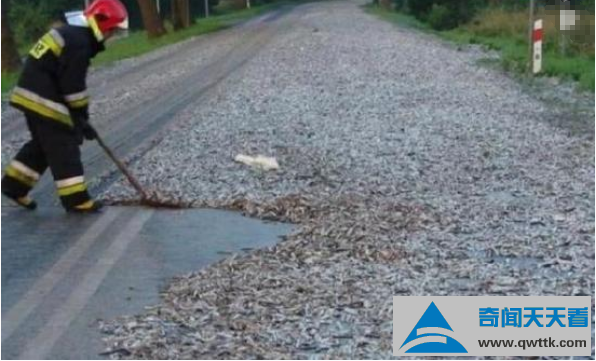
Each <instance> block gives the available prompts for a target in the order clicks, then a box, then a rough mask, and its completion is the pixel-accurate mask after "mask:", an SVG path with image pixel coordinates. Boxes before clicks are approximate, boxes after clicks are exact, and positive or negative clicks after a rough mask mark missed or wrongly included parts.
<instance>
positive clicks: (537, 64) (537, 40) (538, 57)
mask: <svg viewBox="0 0 596 361" xmlns="http://www.w3.org/2000/svg"><path fill="white" fill-rule="evenodd" d="M543 35H544V31H543V30H542V19H538V20H536V21H534V32H533V34H532V42H533V43H534V47H533V49H534V51H533V52H532V72H533V73H534V74H536V73H539V72H540V70H542V37H543Z"/></svg>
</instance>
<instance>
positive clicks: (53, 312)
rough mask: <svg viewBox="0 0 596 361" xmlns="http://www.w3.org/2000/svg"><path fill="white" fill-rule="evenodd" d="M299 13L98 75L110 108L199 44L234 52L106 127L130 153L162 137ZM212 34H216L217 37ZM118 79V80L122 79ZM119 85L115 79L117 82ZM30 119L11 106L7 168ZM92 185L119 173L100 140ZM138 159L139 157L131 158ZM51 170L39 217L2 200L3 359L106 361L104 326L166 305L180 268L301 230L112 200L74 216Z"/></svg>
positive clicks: (274, 16) (111, 117) (220, 54)
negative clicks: (128, 89)
mask: <svg viewBox="0 0 596 361" xmlns="http://www.w3.org/2000/svg"><path fill="white" fill-rule="evenodd" d="M289 10H290V9H288V8H284V9H281V10H277V11H274V12H272V13H269V14H265V15H263V16H261V17H259V18H257V19H253V20H251V21H248V22H246V23H243V24H241V25H239V26H237V27H235V28H232V29H229V30H226V31H223V32H221V33H217V34H213V35H209V36H206V37H201V38H198V39H195V40H191V41H189V42H187V43H185V46H184V47H183V48H182V49H181V50H180V51H178V52H177V53H176V54H177V56H168V53H167V51H163V50H162V53H159V51H158V53H159V54H157V55H152V54H149V55H148V56H147V57H146V59H141V60H139V61H138V62H137V64H134V65H132V66H128V65H124V66H122V67H121V68H124V69H126V68H127V66H128V71H122V70H120V71H112V70H110V71H106V72H104V73H105V74H103V73H102V72H101V71H100V72H99V74H98V75H96V76H95V77H94V78H92V81H91V83H92V84H94V85H97V88H96V90H95V91H96V92H97V93H96V95H97V96H96V99H97V101H98V102H99V103H100V104H101V103H102V102H106V99H109V98H110V97H112V98H113V97H114V96H115V94H114V92H115V91H118V89H119V88H124V87H125V86H126V85H127V84H134V82H139V81H140V79H144V78H147V77H150V76H152V75H154V74H156V73H159V72H160V71H163V68H165V67H171V66H172V64H176V61H178V62H184V61H185V60H184V59H186V58H192V57H193V56H194V55H193V52H196V51H197V48H200V47H206V46H208V44H209V42H210V41H211V40H212V41H215V40H217V41H218V42H222V38H223V41H224V43H225V44H228V45H229V46H228V47H221V49H216V50H215V51H212V52H211V53H209V56H208V58H207V59H205V60H204V61H202V62H201V63H200V64H199V65H194V64H186V65H185V64H181V65H180V67H181V68H183V65H185V66H186V68H184V71H181V72H180V74H178V75H177V76H175V77H173V79H171V80H169V83H168V84H167V86H163V87H160V86H156V87H155V89H156V90H155V91H157V92H159V97H155V96H154V94H155V93H152V92H151V89H148V88H147V89H146V90H147V91H146V93H147V94H143V93H140V94H139V96H138V99H136V100H135V101H134V102H124V103H120V104H117V105H115V106H113V107H112V108H110V109H108V110H107V111H104V112H103V113H101V112H100V113H99V114H97V116H96V117H95V118H94V124H96V126H97V127H98V128H99V129H100V130H101V131H102V133H103V134H105V138H106V141H107V143H108V144H110V145H111V146H112V147H113V148H114V149H115V151H116V152H117V153H118V154H119V155H120V156H123V157H126V156H127V155H128V154H132V153H133V152H138V151H139V150H142V149H150V148H151V147H153V146H156V145H157V144H158V143H159V137H160V132H161V131H163V130H164V129H166V128H167V127H168V126H170V125H171V124H170V123H171V122H170V120H171V119H172V118H174V115H175V114H176V113H177V112H180V111H182V110H183V109H184V108H185V107H186V106H188V105H189V104H194V105H196V104H197V103H198V102H200V101H201V97H202V96H203V95H204V94H205V93H206V92H208V91H210V90H211V89H212V88H213V87H214V86H215V85H216V84H217V83H218V82H220V81H221V80H222V79H224V78H226V77H227V76H228V75H230V74H231V73H232V72H235V71H237V70H239V69H240V68H241V67H242V66H243V64H244V63H245V62H246V61H247V60H249V59H250V58H251V57H253V56H255V55H256V54H257V53H258V51H259V49H260V48H261V47H262V46H264V45H265V44H266V43H267V42H268V41H269V40H270V39H271V38H272V37H273V36H274V35H275V31H276V28H277V27H278V26H281V25H280V24H281V23H280V21H281V20H280V19H282V18H283V14H284V13H285V12H287V11H289ZM210 39H211V40H210ZM110 82H112V83H110ZM106 84H107V85H106ZM18 117H19V116H18V114H16V113H13V112H11V111H7V112H3V120H2V128H3V129H2V138H3V141H4V144H3V153H4V155H5V156H4V157H3V163H5V162H7V160H8V159H7V157H6V155H7V154H10V153H11V151H13V150H14V149H16V147H18V146H19V145H20V143H21V142H22V140H23V139H24V138H26V137H27V135H26V130H25V129H24V127H22V126H20V125H19V123H15V122H18V121H19V119H18ZM83 161H84V164H85V166H86V177H87V179H88V180H89V182H90V184H91V190H92V191H98V190H100V189H102V188H104V187H107V186H109V185H110V184H111V182H113V181H114V179H115V178H116V175H117V174H116V173H115V169H114V167H113V166H112V165H111V164H110V162H109V161H108V159H107V158H106V157H105V156H104V155H103V154H102V152H101V150H100V149H99V148H98V147H97V146H96V145H95V144H86V145H85V146H84V148H83ZM130 161H134V159H131V160H130ZM53 188H54V187H53V182H52V179H51V178H50V177H49V176H48V174H46V175H45V176H44V177H43V179H42V181H41V182H40V184H38V186H37V187H36V189H35V191H34V192H33V196H34V197H35V198H36V199H37V201H38V203H40V205H41V207H40V209H38V210H37V211H35V212H27V211H23V210H21V209H18V208H15V207H12V206H11V205H10V202H9V201H7V200H6V199H5V198H3V199H2V224H3V226H4V227H2V358H3V359H7V358H9V359H14V358H19V359H47V358H51V359H78V358H81V359H88V358H92V359H93V358H105V357H106V356H105V355H103V356H102V355H100V354H99V353H100V352H101V351H102V350H103V348H102V344H101V339H100V337H101V335H100V334H99V333H98V331H97V322H98V320H101V319H110V318H114V317H117V316H119V315H123V314H129V313H134V312H139V311H141V310H142V308H143V307H145V306H149V305H152V304H155V303H157V302H158V294H159V289H160V288H161V287H163V285H164V284H165V283H166V282H167V281H168V280H169V279H171V278H172V277H173V276H175V275H180V274H183V273H185V272H190V271H196V270H198V269H200V268H202V267H205V266H207V265H209V264H212V263H213V262H216V261H217V260H219V259H221V258H223V257H225V256H227V255H230V254H232V253H236V252H245V251H249V250H250V249H253V248H257V247H265V246H270V245H273V244H275V243H276V242H277V241H278V240H279V237H280V236H281V235H283V234H286V233H288V232H289V231H290V226H289V225H283V224H272V223H263V222H261V221H256V220H251V219H248V218H245V217H243V216H241V215H239V214H235V213H230V212H224V211H215V210H199V209H193V210H184V211H165V210H159V211H158V210H150V209H142V208H134V207H109V208H108V209H107V210H106V211H104V212H103V213H102V214H100V215H91V216H77V215H69V214H65V213H64V212H63V211H62V209H61V208H60V207H58V206H57V204H56V203H57V201H56V195H55V192H54V189H53Z"/></svg>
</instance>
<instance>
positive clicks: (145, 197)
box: [95, 135, 190, 208]
mask: <svg viewBox="0 0 596 361" xmlns="http://www.w3.org/2000/svg"><path fill="white" fill-rule="evenodd" d="M95 140H97V143H98V144H99V146H100V147H101V149H103V151H104V152H105V153H106V155H107V156H108V158H110V159H111V160H112V161H113V162H114V164H116V167H118V169H119V170H120V172H122V174H124V176H125V177H126V179H128V181H129V182H130V184H131V185H132V186H133V188H134V189H135V190H136V191H137V193H138V194H139V196H141V199H140V200H139V204H141V205H144V206H147V207H152V208H188V207H189V206H190V205H189V204H186V203H184V202H182V201H171V200H165V199H163V198H162V197H161V196H160V195H159V194H157V193H155V192H151V193H148V192H147V191H146V190H145V189H144V188H143V186H142V185H141V183H139V181H138V180H137V179H136V178H135V177H134V176H133V175H132V173H131V172H130V170H129V169H128V168H127V167H126V165H125V164H124V163H123V162H122V161H121V160H120V159H118V158H117V157H116V155H115V154H114V152H112V150H111V149H110V148H109V147H108V146H107V145H106V143H105V142H104V141H103V139H102V138H101V137H100V136H99V135H97V137H96V138H95Z"/></svg>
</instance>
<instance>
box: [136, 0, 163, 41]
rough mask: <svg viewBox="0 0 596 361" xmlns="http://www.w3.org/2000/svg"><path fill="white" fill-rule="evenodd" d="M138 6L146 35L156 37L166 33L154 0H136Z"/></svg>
mask: <svg viewBox="0 0 596 361" xmlns="http://www.w3.org/2000/svg"><path fill="white" fill-rule="evenodd" d="M137 3H138V4H139V8H140V9H141V17H142V18H143V25H144V26H145V31H147V36H148V37H149V38H156V37H159V36H162V35H163V34H165V33H166V29H165V28H164V26H163V22H162V21H161V18H160V17H159V14H158V13H157V7H156V6H155V2H154V0H137Z"/></svg>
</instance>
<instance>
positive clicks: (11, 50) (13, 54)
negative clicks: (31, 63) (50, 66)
mask: <svg viewBox="0 0 596 361" xmlns="http://www.w3.org/2000/svg"><path fill="white" fill-rule="evenodd" d="M9 7H10V2H9V1H2V72H5V71H16V70H18V69H19V68H20V67H21V59H20V58H19V52H18V51H17V45H16V43H15V41H14V36H13V33H12V29H11V28H10V24H9V23H8V10H9Z"/></svg>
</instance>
